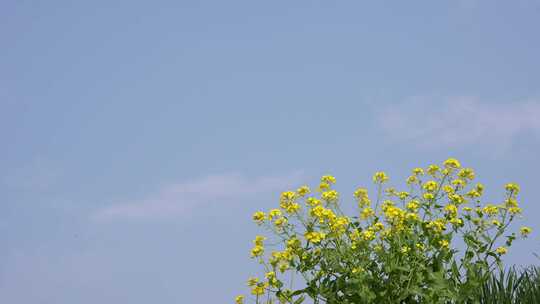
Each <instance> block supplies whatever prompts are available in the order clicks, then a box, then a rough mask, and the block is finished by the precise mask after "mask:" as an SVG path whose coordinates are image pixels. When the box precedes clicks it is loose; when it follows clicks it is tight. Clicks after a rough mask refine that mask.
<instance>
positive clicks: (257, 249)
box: [251, 235, 266, 258]
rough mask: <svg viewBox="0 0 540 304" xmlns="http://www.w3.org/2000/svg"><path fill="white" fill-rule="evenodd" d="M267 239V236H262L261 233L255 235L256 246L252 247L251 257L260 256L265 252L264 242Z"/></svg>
mask: <svg viewBox="0 0 540 304" xmlns="http://www.w3.org/2000/svg"><path fill="white" fill-rule="evenodd" d="M265 239H266V237H264V236H261V235H257V236H256V237H255V240H254V241H253V243H254V244H255V246H253V249H251V257H252V258H254V257H259V256H261V255H263V253H264V245H263V242H264V240H265Z"/></svg>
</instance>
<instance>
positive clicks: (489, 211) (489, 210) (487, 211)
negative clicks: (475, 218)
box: [482, 204, 499, 216]
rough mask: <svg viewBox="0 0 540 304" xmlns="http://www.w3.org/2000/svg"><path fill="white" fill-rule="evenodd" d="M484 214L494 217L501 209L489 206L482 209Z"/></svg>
mask: <svg viewBox="0 0 540 304" xmlns="http://www.w3.org/2000/svg"><path fill="white" fill-rule="evenodd" d="M482 212H484V213H485V214H486V215H488V216H494V215H496V214H497V213H498V212H499V208H498V207H497V206H495V205H491V204H488V205H486V206H485V207H484V209H482Z"/></svg>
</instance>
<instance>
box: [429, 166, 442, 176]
mask: <svg viewBox="0 0 540 304" xmlns="http://www.w3.org/2000/svg"><path fill="white" fill-rule="evenodd" d="M440 170H441V168H439V166H437V165H429V166H428V169H427V172H428V173H429V175H431V176H434V175H435V174H436V173H437V172H439V171H440Z"/></svg>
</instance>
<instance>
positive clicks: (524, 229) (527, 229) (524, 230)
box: [519, 226, 532, 237]
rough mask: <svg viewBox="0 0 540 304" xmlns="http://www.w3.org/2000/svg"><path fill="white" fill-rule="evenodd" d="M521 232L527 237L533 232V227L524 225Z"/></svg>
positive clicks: (520, 229)
mask: <svg viewBox="0 0 540 304" xmlns="http://www.w3.org/2000/svg"><path fill="white" fill-rule="evenodd" d="M519 232H521V235H522V236H523V237H527V236H528V235H529V234H530V233H531V232H532V228H531V227H526V226H523V227H521V228H519Z"/></svg>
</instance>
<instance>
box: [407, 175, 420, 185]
mask: <svg viewBox="0 0 540 304" xmlns="http://www.w3.org/2000/svg"><path fill="white" fill-rule="evenodd" d="M417 181H418V178H417V177H416V175H411V176H409V177H407V184H413V183H416V182H417Z"/></svg>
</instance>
